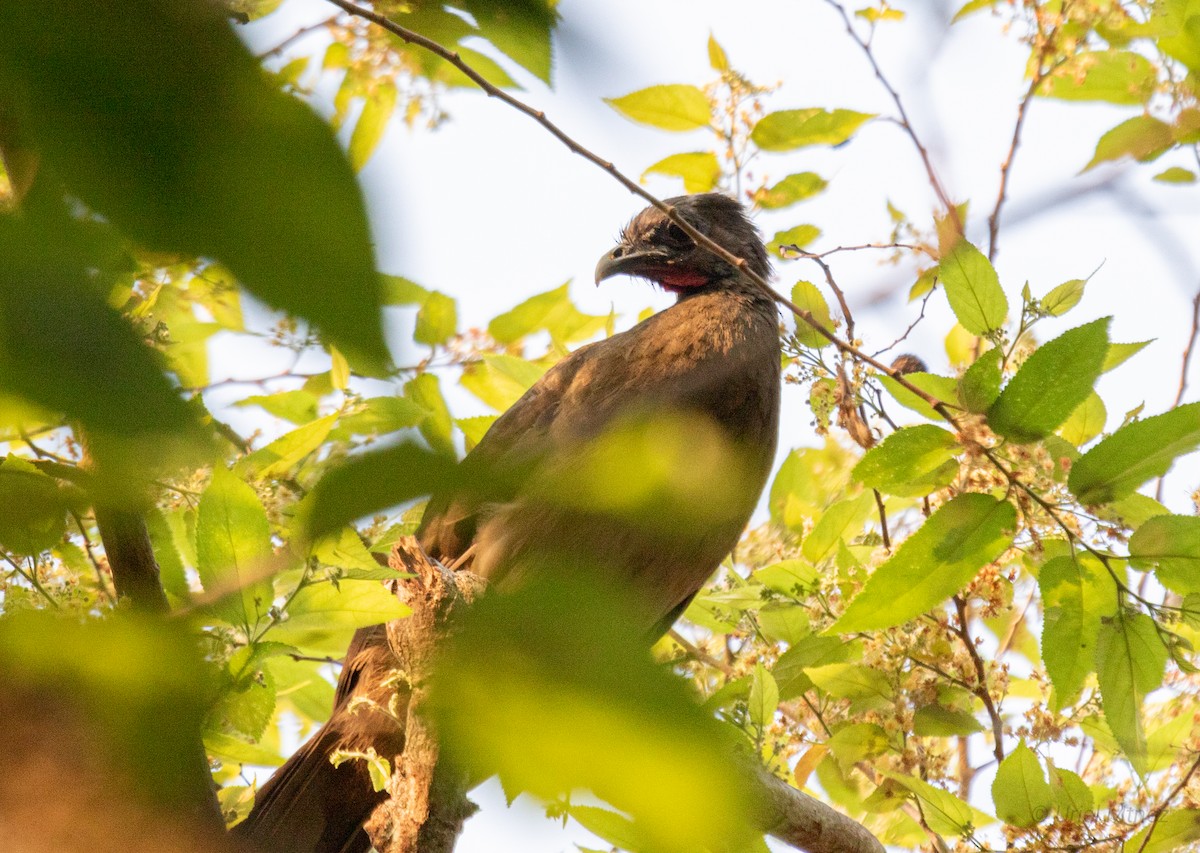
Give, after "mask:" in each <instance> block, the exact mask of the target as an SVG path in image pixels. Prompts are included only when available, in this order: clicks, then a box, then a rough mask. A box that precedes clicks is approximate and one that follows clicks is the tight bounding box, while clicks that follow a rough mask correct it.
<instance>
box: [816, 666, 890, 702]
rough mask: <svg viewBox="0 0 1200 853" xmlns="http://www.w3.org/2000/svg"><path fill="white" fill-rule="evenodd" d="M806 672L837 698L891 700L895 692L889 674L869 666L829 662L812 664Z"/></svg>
mask: <svg viewBox="0 0 1200 853" xmlns="http://www.w3.org/2000/svg"><path fill="white" fill-rule="evenodd" d="M805 674H807V675H808V677H809V678H811V679H812V682H813V684H815V685H816V686H817V687H819V688H820V689H821V690H823V691H824V692H826V693H828V694H829V695H830V696H833V697H834V698H836V699H851V700H871V701H875V700H891V698H892V696H893V695H894V692H895V691H894V690H893V689H892V685H891V682H889V681H888V677H887V675H885V674H884V673H882V672H880V671H879V670H877V669H872V668H871V667H868V666H859V665H858V664H852V663H828V664H825V665H823V666H811V667H809V668H808V669H806V670H805Z"/></svg>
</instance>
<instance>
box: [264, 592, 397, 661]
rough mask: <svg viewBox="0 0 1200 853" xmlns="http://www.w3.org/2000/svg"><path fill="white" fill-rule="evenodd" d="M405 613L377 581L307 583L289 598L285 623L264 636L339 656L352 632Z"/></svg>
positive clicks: (394, 597) (395, 599)
mask: <svg viewBox="0 0 1200 853" xmlns="http://www.w3.org/2000/svg"><path fill="white" fill-rule="evenodd" d="M409 612H410V611H409V608H408V607H407V606H406V605H405V604H403V603H401V602H400V600H399V599H397V598H396V596H395V595H393V594H392V593H391V592H389V591H388V589H387V587H385V586H384V585H383V584H381V583H379V581H365V580H363V581H360V580H342V581H339V582H338V585H337V586H334V585H333V584H331V583H328V582H325V583H310V584H309V585H308V586H305V587H304V588H303V589H301V590H300V591H299V592H298V593H296V595H295V597H294V598H292V600H291V602H290V603H289V604H288V607H287V619H286V621H283V622H279V623H277V624H275V625H274V626H272V628H271V631H270V633H269V634H268V636H269V637H270V638H271V639H272V640H274V641H275V642H278V643H287V644H288V645H292V646H295V647H296V648H298V649H305V650H307V651H309V652H310V653H321V652H327V653H332V654H341V653H343V652H345V650H346V644H347V643H348V642H349V640H350V634H351V632H353V631H354V630H355V629H356V628H364V627H366V626H367V625H378V624H379V623H381V622H388V621H390V620H392V619H399V618H401V617H403V616H407V615H408V614H409Z"/></svg>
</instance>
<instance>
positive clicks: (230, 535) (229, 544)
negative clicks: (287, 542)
mask: <svg viewBox="0 0 1200 853" xmlns="http://www.w3.org/2000/svg"><path fill="white" fill-rule="evenodd" d="M272 569H273V560H272V548H271V525H270V523H269V522H268V521H267V512H266V510H265V509H263V505H262V503H260V502H259V500H258V495H256V494H255V493H254V490H253V489H252V488H250V487H249V486H248V485H246V484H245V483H244V482H242V480H240V479H239V478H238V477H236V476H234V475H233V474H231V473H229V472H228V471H226V470H225V469H224V468H221V467H217V468H216V469H214V470H213V477H212V482H211V483H209V485H208V488H207V489H205V490H204V494H203V495H201V496H200V509H199V512H198V514H197V517H196V570H197V572H199V574H200V583H201V584H203V586H204V591H205V592H207V593H208V594H209V595H215V596H220V599H219V600H218V602H217V603H216V604H215V605H214V606H213V610H214V612H215V613H217V614H218V615H219V616H221V618H223V619H225V620H226V621H227V622H229V623H230V624H232V625H236V626H239V627H242V628H243V629H245V630H246V632H247V633H251V632H252V631H253V630H254V628H255V626H257V625H258V623H259V621H260V620H261V619H263V618H264V617H265V616H266V613H267V610H268V609H269V608H270V607H271V603H272V599H273V598H274V596H273V594H272V592H271V584H270V582H269V581H268V580H267V578H268V577H269V576H270V574H271V572H272Z"/></svg>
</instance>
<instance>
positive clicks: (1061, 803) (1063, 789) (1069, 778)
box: [1046, 759, 1096, 823]
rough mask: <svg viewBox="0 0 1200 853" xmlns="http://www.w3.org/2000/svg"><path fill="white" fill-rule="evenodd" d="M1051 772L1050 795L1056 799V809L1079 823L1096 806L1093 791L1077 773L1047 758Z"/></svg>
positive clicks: (1048, 768) (1063, 815)
mask: <svg viewBox="0 0 1200 853" xmlns="http://www.w3.org/2000/svg"><path fill="white" fill-rule="evenodd" d="M1046 769H1047V770H1048V771H1049V773H1050V795H1051V797H1053V799H1054V810H1055V811H1056V812H1058V813H1059V814H1060V815H1061V816H1062V817H1064V818H1066V819H1067V820H1070V821H1074V822H1076V823H1078V822H1079V821H1080V820H1081V819H1082V818H1083V816H1084V815H1085V814H1087V813H1088V812H1090V811H1091V810H1092V809H1093V808H1095V805H1096V804H1095V800H1094V799H1093V797H1092V791H1091V789H1090V788H1088V786H1087V783H1086V782H1084V781H1083V780H1082V779H1080V778H1079V776H1078V775H1077V774H1075V773H1072V772H1071V771H1070V770H1062V769H1060V768H1058V767H1055V766H1054V762H1053V761H1051V760H1050V759H1046Z"/></svg>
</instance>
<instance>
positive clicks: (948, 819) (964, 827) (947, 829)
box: [883, 770, 995, 836]
mask: <svg viewBox="0 0 1200 853" xmlns="http://www.w3.org/2000/svg"><path fill="white" fill-rule="evenodd" d="M883 775H884V776H886V777H887V778H888V779H891V780H892V781H894V782H897V783H898V784H900V785H902V786H903V787H904V788H906V789H907V790H908V791H909V792H910V793H912V794H913V796H915V797H916V798H917V799H918V800H920V802H921V814H922V815H923V816H924V818H925V820H926V822H927V823H928V824H929V828H930V829H932V830H933V831H934V832H936V833H938V834H939V835H964V836H965V835H970V834H971V833H973V832H974V831H975V830H976V829H978V828H979V827H981V826H986V825H987V824H989V823H991V822H992V821H994V820H995V818H993V817H992V816H991V815H989V814H986V813H984V812H981V811H979V809H976V808H972V807H971V806H969V805H967V804H966V803H964V802H963V801H962V800H960V799H959V798H958V797H956V796H954V795H953V794H951V793H950V792H949V791H946V790H943V789H942V788H938V787H936V786H934V785H930V784H929V783H928V782H926V781H924V780H922V779H918V778H916V777H915V776H905V775H903V774H900V773H892V772H889V771H886V770H885V771H883Z"/></svg>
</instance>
